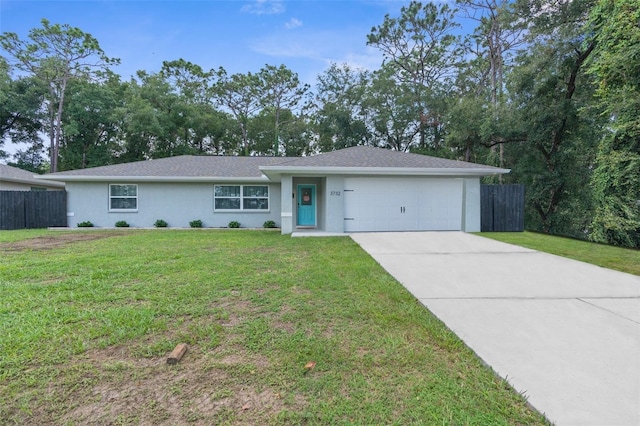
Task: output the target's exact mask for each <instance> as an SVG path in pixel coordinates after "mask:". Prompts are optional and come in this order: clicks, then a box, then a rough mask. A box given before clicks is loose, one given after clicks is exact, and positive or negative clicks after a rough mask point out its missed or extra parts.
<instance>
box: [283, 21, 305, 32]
mask: <svg viewBox="0 0 640 426" xmlns="http://www.w3.org/2000/svg"><path fill="white" fill-rule="evenodd" d="M301 26H302V21H301V20H299V19H296V18H291V19H290V20H289V22H287V23H286V24H284V27H285V28H286V29H288V30H292V29H294V28H298V27H301Z"/></svg>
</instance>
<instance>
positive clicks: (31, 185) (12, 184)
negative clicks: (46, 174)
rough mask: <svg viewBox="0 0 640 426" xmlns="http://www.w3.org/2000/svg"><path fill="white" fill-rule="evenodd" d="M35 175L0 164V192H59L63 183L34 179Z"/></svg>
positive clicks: (62, 187)
mask: <svg viewBox="0 0 640 426" xmlns="http://www.w3.org/2000/svg"><path fill="white" fill-rule="evenodd" d="M34 176H35V173H32V172H28V171H26V170H22V169H19V168H17V167H11V166H7V165H6V164H0V191H61V190H63V189H64V182H54V181H47V180H41V179H35V178H34Z"/></svg>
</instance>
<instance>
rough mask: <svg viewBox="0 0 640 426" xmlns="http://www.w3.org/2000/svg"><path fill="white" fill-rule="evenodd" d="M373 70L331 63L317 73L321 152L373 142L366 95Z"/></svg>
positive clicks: (317, 112)
mask: <svg viewBox="0 0 640 426" xmlns="http://www.w3.org/2000/svg"><path fill="white" fill-rule="evenodd" d="M370 78H371V76H370V74H369V73H368V72H367V71H364V70H354V69H352V68H350V67H349V66H348V65H346V64H343V65H337V64H335V63H334V64H331V66H330V67H329V68H328V69H327V70H326V71H325V72H324V73H322V74H320V75H319V76H318V84H317V90H316V92H317V93H316V103H317V110H316V114H315V127H316V132H317V134H318V149H319V150H320V151H321V152H327V151H333V150H335V149H342V148H348V147H351V146H356V145H370V144H372V139H371V130H370V129H369V127H368V125H367V123H368V121H369V112H368V111H367V109H366V107H365V105H364V104H365V98H366V94H367V91H368V90H369V87H368V85H369V82H370Z"/></svg>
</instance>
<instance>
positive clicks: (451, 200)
mask: <svg viewBox="0 0 640 426" xmlns="http://www.w3.org/2000/svg"><path fill="white" fill-rule="evenodd" d="M344 184H345V185H344V203H345V204H344V230H345V232H369V231H459V230H461V229H462V179H453V178H451V179H446V178H345V180H344Z"/></svg>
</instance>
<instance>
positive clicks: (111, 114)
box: [58, 73, 126, 170]
mask: <svg viewBox="0 0 640 426" xmlns="http://www.w3.org/2000/svg"><path fill="white" fill-rule="evenodd" d="M125 87H126V86H125V85H124V84H123V83H122V82H121V81H120V78H119V77H118V76H117V75H115V74H112V73H110V74H109V77H108V78H107V80H106V81H104V82H101V83H98V82H92V81H87V80H80V79H75V80H71V81H70V82H69V86H68V88H67V91H68V93H67V96H66V99H67V102H66V105H65V108H64V113H63V117H62V118H63V134H64V138H63V143H62V146H61V147H60V160H59V164H58V168H59V170H74V169H84V168H86V167H96V166H104V165H108V164H113V162H114V158H115V157H117V155H118V154H119V139H120V138H121V137H122V133H121V122H122V111H123V109H124V107H125V105H124V91H125Z"/></svg>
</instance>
